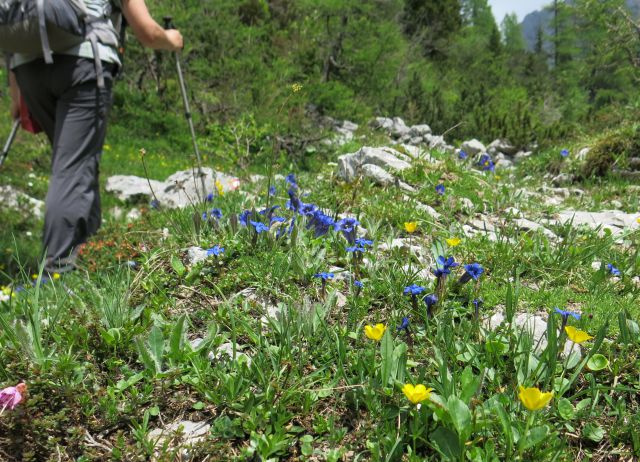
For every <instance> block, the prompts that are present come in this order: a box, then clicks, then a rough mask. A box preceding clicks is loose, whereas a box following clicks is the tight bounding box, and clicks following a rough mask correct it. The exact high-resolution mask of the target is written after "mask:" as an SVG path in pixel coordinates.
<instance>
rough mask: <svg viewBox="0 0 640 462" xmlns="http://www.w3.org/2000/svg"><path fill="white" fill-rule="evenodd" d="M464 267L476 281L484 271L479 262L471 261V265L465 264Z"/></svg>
mask: <svg viewBox="0 0 640 462" xmlns="http://www.w3.org/2000/svg"><path fill="white" fill-rule="evenodd" d="M464 269H465V271H466V272H467V274H468V275H469V276H471V278H473V280H474V281H477V280H478V278H479V277H480V275H481V274H482V273H484V268H483V267H482V266H481V265H480V264H479V263H471V264H470V265H464Z"/></svg>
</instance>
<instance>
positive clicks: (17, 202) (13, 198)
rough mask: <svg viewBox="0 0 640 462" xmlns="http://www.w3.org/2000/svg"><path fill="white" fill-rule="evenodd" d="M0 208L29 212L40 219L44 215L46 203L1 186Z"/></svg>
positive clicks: (10, 187) (9, 187)
mask: <svg viewBox="0 0 640 462" xmlns="http://www.w3.org/2000/svg"><path fill="white" fill-rule="evenodd" d="M0 206H1V207H6V208H8V209H11V210H27V212H28V213H31V214H33V216H34V217H36V218H38V219H40V218H42V217H43V213H44V202H43V201H41V200H38V199H34V198H33V197H30V196H28V195H27V194H25V193H23V192H21V191H18V190H17V189H15V188H13V187H12V186H0Z"/></svg>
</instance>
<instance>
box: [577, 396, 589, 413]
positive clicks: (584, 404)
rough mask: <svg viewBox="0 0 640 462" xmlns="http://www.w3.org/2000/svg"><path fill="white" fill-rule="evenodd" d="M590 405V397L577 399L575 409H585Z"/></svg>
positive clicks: (579, 410)
mask: <svg viewBox="0 0 640 462" xmlns="http://www.w3.org/2000/svg"><path fill="white" fill-rule="evenodd" d="M590 406H591V398H585V399H583V400H581V401H578V404H576V411H577V412H581V411H584V410H585V409H587V408H589V407H590Z"/></svg>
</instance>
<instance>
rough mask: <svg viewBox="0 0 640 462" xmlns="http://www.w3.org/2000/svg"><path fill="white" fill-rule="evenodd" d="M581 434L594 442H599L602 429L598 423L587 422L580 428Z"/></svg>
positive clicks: (602, 435)
mask: <svg viewBox="0 0 640 462" xmlns="http://www.w3.org/2000/svg"><path fill="white" fill-rule="evenodd" d="M582 436H584V437H585V438H587V439H589V440H591V441H593V442H594V443H599V442H600V441H602V438H604V429H603V428H602V427H601V426H599V425H596V424H592V423H588V424H587V425H585V426H584V428H583V429H582Z"/></svg>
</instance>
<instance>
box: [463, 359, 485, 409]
mask: <svg viewBox="0 0 640 462" xmlns="http://www.w3.org/2000/svg"><path fill="white" fill-rule="evenodd" d="M480 382H481V377H479V376H474V375H473V370H472V369H471V367H469V366H467V367H465V369H464V371H462V375H461V376H460V388H461V391H460V399H461V400H462V401H464V402H465V403H469V402H470V401H471V398H473V395H475V394H476V391H478V388H479V387H480Z"/></svg>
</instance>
